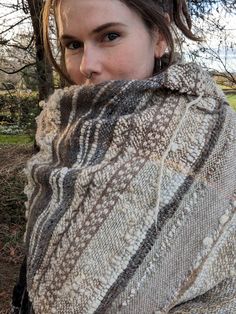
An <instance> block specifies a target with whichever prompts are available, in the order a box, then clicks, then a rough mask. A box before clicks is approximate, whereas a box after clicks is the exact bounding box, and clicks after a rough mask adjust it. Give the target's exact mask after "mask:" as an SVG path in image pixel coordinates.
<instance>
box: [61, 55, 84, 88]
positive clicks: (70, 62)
mask: <svg viewBox="0 0 236 314" xmlns="http://www.w3.org/2000/svg"><path fill="white" fill-rule="evenodd" d="M65 59H66V62H65V65H66V71H67V73H68V75H69V77H70V79H71V80H72V81H73V82H74V83H75V84H81V83H83V82H82V79H83V76H82V74H81V73H80V58H78V57H77V56H75V55H72V56H66V58H65Z"/></svg>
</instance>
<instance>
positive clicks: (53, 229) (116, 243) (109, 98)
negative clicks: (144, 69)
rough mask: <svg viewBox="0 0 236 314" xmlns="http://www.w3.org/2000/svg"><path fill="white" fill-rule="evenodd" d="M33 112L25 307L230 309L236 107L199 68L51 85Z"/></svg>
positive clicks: (137, 311) (45, 310)
mask: <svg viewBox="0 0 236 314" xmlns="http://www.w3.org/2000/svg"><path fill="white" fill-rule="evenodd" d="M37 123H38V131H37V135H36V140H37V143H38V145H39V147H40V151H39V153H37V154H36V155H35V156H34V157H33V158H32V159H31V160H30V161H29V162H28V165H27V168H26V170H25V171H26V174H27V177H28V185H27V186H26V188H25V192H26V194H27V196H28V201H27V204H26V207H27V219H28V222H27V229H26V233H25V244H26V247H27V248H28V252H27V258H28V260H27V286H28V292H29V298H30V300H31V302H32V304H33V308H34V312H35V313H40V314H51V313H61V314H62V313H63V314H71V313H75V314H76V313H77V314H79V313H80V314H90V313H96V314H98V313H100V314H105V313H106V314H115V313H126V314H128V313H129V314H151V313H192V314H194V313H222V314H223V313H224V314H226V313H227V314H228V313H232V314H233V313H235V310H236V300H235V291H236V290H235V289H236V288H235V275H236V273H235V227H236V216H235V208H236V180H235V179H236V160H235V156H236V154H235V153H236V136H235V134H236V115H235V113H234V112H233V111H232V109H231V108H230V107H229V106H228V104H227V102H226V100H225V98H224V95H223V93H222V92H221V91H220V90H219V89H218V88H217V87H216V85H215V84H214V82H213V81H212V79H211V78H210V76H209V75H208V74H207V73H205V72H204V71H203V70H201V69H200V68H199V67H198V66H197V65H195V64H185V65H184V64H175V65H173V66H171V67H170V68H169V69H168V70H167V71H166V72H164V73H162V74H159V75H157V76H154V77H152V78H149V79H147V80H141V81H137V80H131V81H109V82H104V83H102V84H99V85H96V86H72V87H70V88H66V89H64V90H57V91H56V92H55V93H54V94H53V95H52V96H51V97H50V99H49V101H48V102H47V103H44V104H43V111H42V112H41V114H40V115H39V117H38V118H37Z"/></svg>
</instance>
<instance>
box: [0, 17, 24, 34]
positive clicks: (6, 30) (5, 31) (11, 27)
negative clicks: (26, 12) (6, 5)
mask: <svg viewBox="0 0 236 314" xmlns="http://www.w3.org/2000/svg"><path fill="white" fill-rule="evenodd" d="M28 18H29V16H27V17H24V18H23V19H22V20H20V21H18V22H17V23H15V24H14V25H11V26H10V27H8V28H7V29H5V30H4V31H2V32H1V33H0V35H2V34H4V33H7V32H8V31H9V30H11V29H13V28H14V27H16V26H17V25H19V24H20V23H22V22H23V21H25V20H27V19H28Z"/></svg>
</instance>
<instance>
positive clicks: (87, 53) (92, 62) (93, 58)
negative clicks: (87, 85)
mask: <svg viewBox="0 0 236 314" xmlns="http://www.w3.org/2000/svg"><path fill="white" fill-rule="evenodd" d="M80 72H81V73H82V74H83V75H84V76H85V77H86V78H89V77H90V76H91V74H95V73H98V72H99V58H98V54H97V53H96V51H95V49H93V48H92V47H90V48H86V47H85V48H84V53H83V56H82V60H81V63H80Z"/></svg>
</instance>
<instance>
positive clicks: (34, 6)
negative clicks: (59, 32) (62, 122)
mask: <svg viewBox="0 0 236 314" xmlns="http://www.w3.org/2000/svg"><path fill="white" fill-rule="evenodd" d="M27 2H28V6H29V11H30V15H31V20H32V25H33V29H34V37H35V48H36V68H37V74H38V90H39V100H43V99H46V98H47V97H48V96H49V95H50V94H51V93H52V92H53V89H54V86H53V73H52V66H51V65H50V64H49V62H48V60H47V58H46V55H45V50H44V45H43V36H42V15H41V11H42V8H43V0H27Z"/></svg>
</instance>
